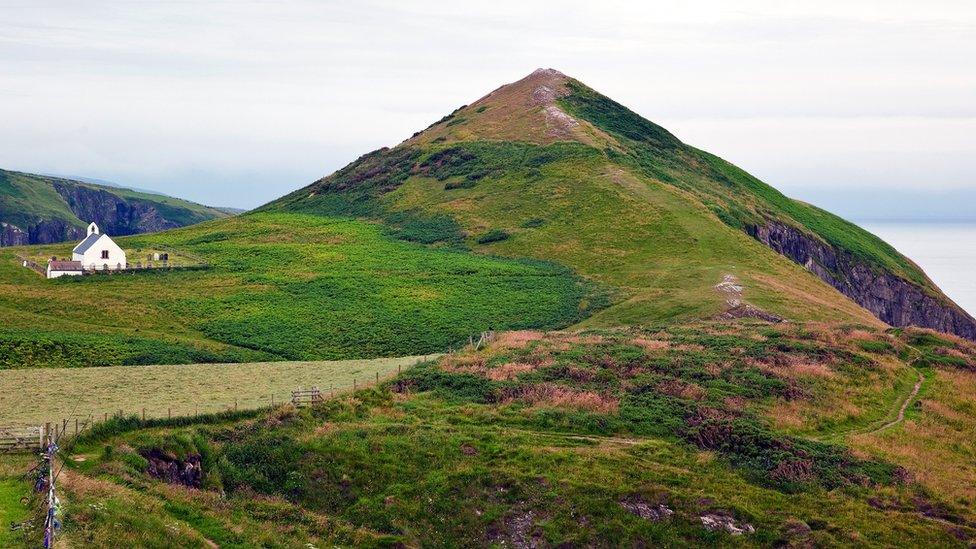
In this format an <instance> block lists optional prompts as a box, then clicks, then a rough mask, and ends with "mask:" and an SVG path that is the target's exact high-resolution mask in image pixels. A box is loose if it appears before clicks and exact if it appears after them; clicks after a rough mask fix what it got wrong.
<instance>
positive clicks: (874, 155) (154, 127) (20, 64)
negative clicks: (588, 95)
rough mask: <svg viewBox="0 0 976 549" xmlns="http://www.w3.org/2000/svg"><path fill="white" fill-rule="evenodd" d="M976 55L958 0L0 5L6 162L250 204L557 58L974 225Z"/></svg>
mask: <svg viewBox="0 0 976 549" xmlns="http://www.w3.org/2000/svg"><path fill="white" fill-rule="evenodd" d="M731 4H735V7H731ZM974 60H976V2H974V1H972V0H960V1H945V0H944V1H939V0H927V1H925V2H921V1H918V0H912V1H904V0H885V1H879V2H873V1H857V0H845V1H833V0H830V1H827V0H818V1H814V0H810V1H806V2H789V1H783V0H771V1H740V2H729V1H716V2H678V1H676V2H614V1H607V0H603V1H601V2H592V1H584V2H574V1H571V0H559V1H558V2H531V1H528V0H518V1H511V2H510V1H507V0H493V1H492V2H478V3H477V5H476V3H474V2H450V3H448V2H433V1H431V2H426V1H410V2H407V1H403V0H396V1H355V2H310V1H292V2H245V1H236V0H235V1H226V2H209V3H204V2H196V1H171V2H121V1H120V2H97V1H85V2H77V1H74V0H71V1H64V2H56V1H44V0H29V1H11V0H0V121H2V126H3V128H2V131H0V167H3V168H7V169H16V170H22V171H30V172H42V173H56V174H67V175H79V176H87V177H93V178H100V179H105V180H110V181H115V182H118V183H123V184H126V185H130V186H135V187H141V188H148V189H154V190H158V191H162V192H166V193H169V194H173V195H176V196H181V197H186V198H190V199H193V200H196V201H199V202H204V203H208V204H215V205H224V206H237V207H253V206H256V205H259V204H261V203H264V202H266V201H268V200H270V199H273V198H275V197H277V196H279V195H281V194H284V193H285V192H288V191H290V190H293V189H295V188H298V187H301V186H303V185H305V184H307V183H309V182H311V181H312V180H314V179H317V178H318V177H321V176H323V175H325V174H327V173H329V172H331V171H333V170H335V169H337V168H340V167H342V166H343V165H345V164H346V163H348V162H349V161H351V160H353V159H354V158H355V157H357V156H359V155H360V154H362V153H364V152H367V151H370V150H373V149H375V148H378V147H380V146H384V145H393V144H396V143H398V142H400V141H401V140H403V139H404V138H406V137H408V136H410V134H411V133H413V132H414V131H416V130H418V129H421V128H424V127H426V126H427V125H428V124H430V123H431V122H432V121H434V120H436V119H438V118H440V117H441V116H442V115H444V114H445V113H447V112H450V111H451V110H453V109H454V108H456V107H457V106H459V105H461V104H464V103H469V102H471V101H473V100H475V99H477V98H478V97H480V96H482V95H484V94H485V93H487V92H488V91H490V90H492V89H494V88H496V87H497V86H499V85H501V84H503V83H506V82H510V81H513V80H517V79H518V78H521V77H522V76H524V75H526V74H527V73H529V72H531V71H532V70H533V69H535V68H537V67H553V68H557V69H559V70H561V71H563V72H565V73H567V74H569V75H571V76H574V77H576V78H579V79H580V80H582V81H584V82H586V83H587V84H589V85H590V86H592V87H594V88H596V89H597V90H599V91H601V92H603V93H605V94H607V95H609V96H611V97H613V98H614V99H616V100H618V101H620V102H622V103H624V104H626V105H628V106H629V107H631V108H632V109H634V110H636V111H637V112H639V113H641V114H642V115H644V116H646V117H647V118H649V119H651V120H654V121H655V122H658V123H660V124H662V125H664V126H665V127H667V128H669V129H670V130H672V131H673V132H674V133H675V134H677V135H678V137H680V138H681V139H682V140H684V141H685V142H687V143H690V144H693V145H695V146H698V147H700V148H703V149H706V150H709V151H711V152H714V153H716V154H718V155H720V156H723V157H725V158H727V159H728V160H730V161H732V162H734V163H736V164H738V165H740V166H742V167H743V168H745V169H747V170H748V171H750V172H752V173H753V174H755V175H757V176H759V177H761V178H762V179H764V180H765V181H767V182H769V183H771V184H773V185H775V186H777V187H778V188H780V189H781V190H783V191H784V192H786V193H787V194H790V195H792V196H797V197H800V198H807V199H811V200H813V201H814V202H817V203H819V204H823V205H826V206H827V207H831V208H832V209H835V210H840V213H842V214H846V215H849V216H853V217H858V216H860V215H864V211H866V210H871V208H872V204H871V203H872V201H873V198H874V197H881V196H887V197H888V199H889V200H893V201H894V205H893V206H891V208H894V209H897V208H899V207H901V208H902V209H904V210H905V211H909V212H910V211H912V210H913V209H914V208H915V207H916V205H917V204H921V207H922V208H924V209H925V210H926V211H930V212H935V213H936V214H940V215H941V214H944V215H956V216H958V215H967V214H973V217H974V218H976V212H973V211H972V210H976V207H974V206H972V203H970V204H965V203H961V202H964V200H968V199H973V200H976V138H974V137H976V70H974V69H973V67H974V63H976V61H974ZM920 195H927V196H929V197H934V198H932V199H930V200H929V201H928V202H920V201H919V198H918V197H919V196H920ZM899 197H901V198H899ZM845 208H846V210H845ZM865 209H866V210H865ZM874 209H875V210H877V209H878V207H877V206H874ZM881 210H882V211H881V212H880V213H881V215H883V214H884V213H885V211H888V209H887V208H881ZM859 212H860V213H859ZM953 212H954V213H953ZM874 217H877V216H876V215H875V216H874Z"/></svg>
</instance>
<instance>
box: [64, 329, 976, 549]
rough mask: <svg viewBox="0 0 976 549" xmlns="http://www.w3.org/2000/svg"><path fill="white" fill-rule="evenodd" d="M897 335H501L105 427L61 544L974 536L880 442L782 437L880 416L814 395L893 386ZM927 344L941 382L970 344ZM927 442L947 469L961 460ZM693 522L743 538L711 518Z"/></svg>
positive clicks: (931, 541)
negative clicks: (316, 402)
mask: <svg viewBox="0 0 976 549" xmlns="http://www.w3.org/2000/svg"><path fill="white" fill-rule="evenodd" d="M918 337H923V338H928V337H930V336H928V335H925V334H924V333H922V334H917V333H915V332H910V333H906V334H895V333H885V332H880V331H874V330H865V329H861V328H854V327H842V328H828V327H825V326H822V325H812V326H805V325H793V326H775V327H774V326H768V325H763V324H745V325H744V324H714V323H712V324H705V323H702V324H694V325H690V326H681V327H679V326H673V325H669V326H665V327H659V328H656V329H627V330H595V331H588V332H583V333H575V332H566V333H541V332H530V331H525V332H512V333H507V334H502V335H501V336H500V337H499V339H498V340H497V341H496V342H494V343H492V344H491V345H490V346H489V347H488V348H487V349H485V350H481V351H478V352H473V351H465V352H461V353H456V354H453V355H448V356H446V357H444V358H443V359H441V360H440V361H439V362H437V363H431V362H428V363H425V364H422V365H419V366H417V367H416V368H413V369H411V370H409V371H408V372H406V373H404V374H403V375H402V376H401V377H399V378H398V379H397V380H395V381H392V382H390V383H388V384H385V386H383V387H381V388H380V389H369V390H365V391H360V392H358V393H356V394H354V395H347V396H344V397H342V398H339V399H336V400H333V401H329V402H327V403H325V404H324V405H322V406H319V407H315V408H311V409H304V410H294V409H289V408H282V409H279V410H276V411H272V412H268V413H267V414H262V415H259V416H256V417H249V418H246V419H244V420H243V421H240V420H229V419H228V420H223V421H222V420H220V418H209V419H208V420H207V421H206V422H200V423H198V424H196V425H187V424H185V423H184V422H166V421H150V422H145V423H143V422H140V421H138V419H135V418H130V419H126V420H117V421H114V422H110V423H109V424H106V425H105V428H103V429H100V430H98V431H97V432H93V433H90V434H89V436H85V437H82V439H80V440H78V441H77V444H76V445H75V446H73V447H71V448H70V450H69V451H70V452H73V453H74V455H76V456H78V457H79V459H80V461H77V462H76V461H74V460H71V461H69V462H68V463H69V466H70V467H71V468H72V469H73V470H72V471H70V474H69V476H68V477H67V478H68V479H70V481H68V482H66V485H67V490H68V491H67V492H66V493H68V494H69V495H68V503H67V509H68V514H69V516H70V517H71V520H70V521H69V523H68V524H67V525H66V530H65V536H66V539H68V540H70V541H72V542H74V543H75V544H85V543H87V544H89V545H96V546H119V545H133V544H152V543H155V542H157V541H159V540H165V539H166V538H167V536H175V538H174V539H179V540H180V543H181V544H184V545H186V546H201V547H203V546H206V545H209V543H208V541H209V542H213V543H217V544H220V545H241V546H248V545H262V544H271V545H276V544H277V545H281V546H294V547H301V546H307V545H306V544H312V545H314V546H324V545H326V544H339V545H346V544H358V545H366V546H371V545H372V546H382V545H390V544H395V543H397V542H399V543H403V544H405V545H407V546H413V545H422V544H424V543H426V544H431V545H441V546H488V545H492V544H494V545H497V546H502V545H505V546H509V545H513V546H519V545H521V544H523V543H525V542H527V541H530V542H531V543H532V544H533V545H535V546H558V545H560V544H571V545H578V546H588V545H602V544H605V543H606V542H607V541H608V540H613V542H614V543H616V544H621V545H627V546H629V545H634V544H640V543H647V544H651V545H661V546H720V547H729V546H740V547H753V546H757V547H769V546H785V547H812V546H818V547H819V546H827V547H829V546H842V547H847V546H866V547H871V546H905V545H908V544H912V545H919V546H922V545H925V546H937V547H955V546H959V547H965V546H966V545H967V543H969V542H971V541H972V540H973V539H976V529H974V528H973V523H972V522H971V521H972V518H973V516H972V515H973V513H972V509H971V506H969V505H967V503H966V501H967V500H965V496H964V495H963V493H964V492H965V489H962V490H960V491H959V493H958V496H960V497H957V496H956V495H954V494H950V497H946V495H947V494H946V492H945V491H943V490H940V489H939V488H940V487H939V485H938V484H937V483H933V482H931V479H929V478H927V477H926V476H925V475H919V476H916V475H915V473H916V471H924V470H925V468H924V467H918V465H919V464H918V463H916V462H913V461H911V460H910V459H905V456H903V455H898V454H897V452H884V453H883V455H882V453H881V452H876V451H872V450H871V449H869V448H867V447H866V446H865V445H856V446H855V448H856V449H855V450H852V448H851V447H850V446H848V445H847V444H846V443H843V442H842V443H822V442H818V441H816V440H812V439H810V438H808V437H806V436H801V435H796V434H793V433H796V432H808V433H819V434H827V433H831V432H833V431H835V430H838V429H846V428H849V427H850V426H851V425H852V424H858V423H871V422H873V421H874V420H875V419H876V417H878V416H879V415H884V414H885V413H887V411H888V408H889V407H890V406H889V405H890V402H887V400H886V399H884V398H877V397H875V396H873V395H871V394H870V393H871V392H872V390H871V389H862V388H860V387H858V388H856V389H855V390H853V391H851V392H849V393H845V394H844V395H843V396H842V398H847V399H849V400H850V401H851V406H849V407H846V408H845V409H842V410H833V409H832V408H835V407H837V404H838V402H839V401H838V397H836V396H835V395H832V394H830V392H831V391H832V390H833V389H836V388H837V387H838V386H857V385H864V386H867V387H872V388H880V389H881V392H882V393H885V394H886V395H887V394H889V393H895V392H897V386H898V385H899V381H898V380H899V377H900V373H901V372H902V371H903V370H905V369H907V368H908V366H907V365H906V364H905V363H904V362H902V361H903V359H904V358H905V357H906V356H907V355H906V354H904V351H905V347H904V346H905V345H907V344H911V345H915V346H917V342H916V339H918ZM930 341H931V342H930V345H929V347H928V349H927V350H926V352H927V353H928V354H927V355H926V356H928V357H930V358H932V359H933V362H931V363H930V364H929V365H927V366H926V365H921V366H919V367H921V368H928V369H931V370H932V371H933V372H937V373H938V374H940V375H941V374H943V373H948V374H950V375H949V377H948V378H947V381H949V380H953V379H955V380H956V381H959V378H958V377H953V376H952V374H953V373H958V371H957V370H958V369H959V368H963V369H965V368H969V367H972V365H973V364H974V361H976V353H974V352H973V349H972V348H971V347H970V346H967V345H968V344H964V343H956V342H953V341H952V340H938V339H936V338H934V336H933V339H931V340H930ZM897 362H901V365H900V366H899V365H897V364H896V363H897ZM966 373H968V372H966ZM968 390H969V385H968V384H964V385H963V386H962V387H961V388H960V391H961V392H960V393H958V394H948V396H947V393H945V392H944V391H943V392H936V391H933V392H932V393H930V394H929V398H930V399H931V400H932V404H930V405H929V406H930V407H931V408H932V409H941V408H939V407H940V406H943V407H947V408H948V409H951V415H947V414H950V412H948V411H947V410H942V412H941V413H942V414H943V415H942V416H935V415H933V416H931V419H930V421H932V422H933V425H943V426H945V422H946V420H953V421H954V423H953V422H950V423H949V425H953V426H959V427H961V428H965V426H966V425H971V422H972V418H973V417H976V413H974V411H973V409H972V396H971V395H969V396H966V395H965V394H964V393H965V392H966V391H968ZM950 393H951V391H950ZM779 401H803V402H809V403H812V404H813V407H814V408H816V409H822V410H824V411H823V412H822V413H820V414H816V413H813V414H810V415H802V416H801V417H800V421H802V422H804V425H796V424H790V425H789V426H790V428H791V429H793V431H792V432H791V431H788V430H786V429H785V428H784V427H782V426H780V425H779V424H778V423H777V421H776V417H775V415H774V416H773V417H770V416H769V413H770V412H769V411H770V407H771V406H770V405H771V404H773V403H776V402H779ZM967 402H968V404H967ZM855 408H856V409H861V413H857V412H856V410H855ZM848 416H851V417H848ZM961 416H964V417H961ZM952 444H964V442H963V441H961V440H956V441H953V442H952ZM912 448H913V450H912V453H913V454H922V453H924V452H926V451H927V450H926V449H925V448H924V447H923V446H922V445H921V444H920V443H915V444H913V446H912ZM933 455H938V456H945V457H940V460H943V459H944V460H943V461H941V462H940V466H941V467H944V468H946V469H947V470H948V469H950V468H954V467H960V466H962V467H965V463H966V462H965V459H966V458H965V455H964V454H963V453H961V452H956V453H955V454H950V453H945V452H937V453H936V454H933ZM187 462H193V463H199V464H200V467H201V470H202V471H204V474H203V476H202V477H200V478H199V480H198V483H195V484H194V486H197V485H199V489H187V488H186V487H185V486H179V485H174V484H167V483H165V482H161V481H160V480H159V479H158V476H154V473H153V471H154V470H158V469H159V468H160V467H162V466H164V465H165V466H167V467H173V466H179V464H182V463H187ZM151 463H152V465H151ZM902 467H907V470H905V469H902ZM942 474H943V475H945V474H946V473H945V472H943V473H942ZM218 498H219V502H220V504H219V505H218V504H216V503H215V502H216V501H218ZM662 506H663V507H662ZM133 509H136V510H138V512H135V513H133V512H131V510H133ZM661 509H666V510H667V513H665V514H663V515H662V514H661V513H664V511H661ZM706 516H712V517H715V516H719V517H726V518H728V519H731V520H733V521H734V522H735V524H738V525H740V526H741V525H744V524H749V525H751V526H753V527H754V528H755V531H754V532H752V533H748V534H744V535H738V536H731V535H729V534H728V533H726V532H724V531H721V530H719V531H711V530H708V529H707V528H705V527H703V521H702V517H706ZM120 524H122V525H125V527H123V528H119V527H118V525H120Z"/></svg>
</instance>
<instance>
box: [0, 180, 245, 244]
mask: <svg viewBox="0 0 976 549" xmlns="http://www.w3.org/2000/svg"><path fill="white" fill-rule="evenodd" d="M55 183H58V184H61V185H68V186H73V187H83V188H86V189H91V190H95V191H102V192H107V193H110V194H112V195H115V196H117V197H120V198H122V199H124V200H126V201H127V202H130V203H140V202H141V203H147V204H149V205H151V206H153V207H154V208H155V209H156V210H157V211H158V212H159V214H160V215H161V216H162V217H163V218H164V219H166V220H168V221H171V222H173V223H176V224H177V225H190V224H193V223H200V222H201V221H207V220H209V219H214V218H220V217H226V215H227V214H225V213H224V212H222V211H220V210H217V209H215V208H210V207H208V206H203V205H201V204H197V203H195V202H190V201H188V200H181V199H179V198H173V197H170V196H165V195H161V194H153V193H146V192H141V191H134V190H131V189H125V188H120V187H110V186H106V185H95V184H93V183H85V182H81V181H73V180H70V179H64V178H59V177H48V176H42V175H34V174H26V173H20V172H12V171H7V170H0V221H4V222H6V223H10V224H13V225H16V226H17V227H19V228H20V229H22V230H24V231H27V230H28V228H29V227H31V226H33V225H34V224H36V223H38V222H39V221H51V220H60V221H62V222H64V223H65V224H67V225H68V226H74V227H79V228H83V227H85V226H87V225H88V223H89V222H90V221H91V220H82V219H78V217H77V216H76V215H75V214H74V212H72V211H71V208H70V206H69V205H68V203H67V202H66V201H65V199H64V198H63V197H62V196H61V195H60V194H59V193H58V192H57V190H55V187H54V184H55Z"/></svg>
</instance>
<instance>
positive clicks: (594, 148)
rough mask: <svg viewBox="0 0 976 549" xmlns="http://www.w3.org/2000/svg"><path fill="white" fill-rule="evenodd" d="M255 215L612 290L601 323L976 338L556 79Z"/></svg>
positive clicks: (935, 291)
mask: <svg viewBox="0 0 976 549" xmlns="http://www.w3.org/2000/svg"><path fill="white" fill-rule="evenodd" d="M263 209H264V210H279V211H294V212H304V213H317V214H324V215H352V216H358V217H370V218H374V219H379V220H382V221H383V222H384V223H386V224H387V225H389V226H390V227H391V228H392V230H393V231H394V232H395V233H397V234H400V235H401V236H403V237H404V238H407V239H413V240H419V241H422V242H425V243H428V244H438V243H440V244H449V245H462V246H468V247H471V248H474V249H476V250H479V251H483V252H486V253H492V254H495V255H504V256H517V257H530V258H537V259H543V260H549V261H555V262H558V263H561V264H563V265H566V266H568V267H571V268H572V269H574V270H575V271H577V272H578V273H580V274H582V275H583V276H585V277H588V278H590V279H592V280H594V281H596V282H599V283H601V284H603V285H604V287H605V288H607V289H608V291H609V292H610V293H611V294H612V298H611V302H612V304H611V305H610V306H609V307H607V308H605V309H604V310H602V311H601V312H599V313H597V314H596V315H594V316H593V317H592V318H590V319H589V320H588V321H587V323H588V324H590V325H595V326H600V325H626V324H640V323H647V322H653V321H659V320H665V319H681V318H690V317H694V318H701V317H713V316H722V315H726V316H728V315H732V316H737V315H738V316H761V317H764V318H784V319H796V320H811V319H812V320H840V321H857V322H864V323H873V322H876V321H875V320H874V319H873V318H872V315H873V317H876V318H877V319H880V320H881V321H883V322H885V323H887V324H890V325H894V326H906V325H916V326H922V327H928V328H934V329H937V330H941V331H944V332H951V333H955V334H958V335H961V336H964V337H967V338H970V339H976V321H974V319H973V318H972V317H971V316H969V315H968V314H967V313H966V312H965V311H963V310H962V309H961V308H959V307H958V306H957V305H955V304H954V303H953V302H952V301H951V300H949V299H948V298H947V297H946V296H945V295H944V294H943V293H942V292H941V291H940V290H939V288H937V287H936V285H935V284H934V283H932V281H931V280H929V278H928V277H927V276H926V275H925V273H923V272H922V270H921V269H920V268H919V267H918V266H917V265H915V264H914V263H913V262H912V261H910V260H909V259H908V258H906V257H904V256H903V255H901V254H899V253H898V252H897V251H896V250H895V249H894V248H892V247H891V246H890V245H888V244H887V243H885V242H884V241H882V240H881V239H879V238H877V237H876V236H874V235H872V234H870V233H868V232H867V231H865V230H863V229H861V228H860V227H858V226H856V225H854V224H853V223H850V222H847V221H845V220H843V219H841V218H839V217H837V216H835V215H833V214H830V213H829V212H826V211H824V210H821V209H819V208H816V207H815V206H811V205H809V204H805V203H803V202H799V201H796V200H793V199H790V198H788V197H786V196H785V195H783V194H782V193H780V192H779V191H777V190H776V189H774V188H773V187H771V186H769V185H767V184H765V183H763V182H762V181H760V180H758V179H757V178H755V177H753V176H751V175H749V174H748V173H746V172H745V171H743V170H741V169H739V168H737V167H736V166H734V165H732V164H730V163H728V162H726V161H724V160H722V159H721V158H718V157H716V156H714V155H712V154H709V153H707V152H705V151H702V150H699V149H696V148H695V147H692V146H690V145H687V144H685V143H683V142H682V141H681V140H680V139H678V138H677V137H676V136H675V135H674V134H672V133H671V132H669V131H668V130H666V129H665V128H662V127H661V126H659V125H657V124H654V123H653V122H651V121H649V120H647V119H645V118H643V117H641V116H640V115H638V114H637V113H635V112H633V111H631V110H630V109H628V108H626V107H625V106H623V105H621V104H619V103H617V102H615V101H613V100H612V99H610V98H608V97H606V96H604V95H602V94H600V93H598V92H596V91H595V90H593V89H592V88H590V87H588V86H586V85H585V84H583V83H582V82H580V81H578V80H576V79H574V78H571V77H569V76H566V75H564V74H563V73H561V72H559V71H557V70H554V69H538V70H536V71H534V72H532V73H531V74H529V75H528V76H526V77H525V78H523V79H521V80H519V81H517V82H513V83H511V84H507V85H504V86H501V87H500V88H498V89H496V90H494V91H492V92H491V93H489V94H488V95H486V96H484V97H482V98H481V99H479V100H477V101H475V102H474V103H472V104H470V105H465V106H462V107H460V108H458V109H456V110H455V111H454V112H452V113H450V114H448V115H447V116H444V117H443V118H441V119H440V120H438V121H437V122H435V123H434V124H432V125H431V126H429V127H428V128H426V129H424V130H423V131H420V132H417V133H416V134H414V135H413V136H412V137H410V138H409V139H407V140H406V141H404V142H402V143H401V144H399V145H397V146H396V147H394V148H383V149H380V150H378V151H374V152H372V153H369V154H367V155H364V156H363V157H361V158H359V159H357V160H356V161H355V162H353V163H352V164H350V165H349V166H346V167H345V168H342V169H341V170H338V171H337V172H335V173H333V174H332V175H329V176H327V177H325V178H323V179H321V180H319V181H316V182H314V183H312V184H311V185H309V186H307V187H305V188H303V189H300V190H298V191H296V192H294V193H292V194H289V195H287V196H285V197H283V198H281V199H279V200H276V201H274V202H272V203H270V204H268V205H266V206H265V207H264V208H263ZM730 288H734V290H730ZM869 313H870V314H869Z"/></svg>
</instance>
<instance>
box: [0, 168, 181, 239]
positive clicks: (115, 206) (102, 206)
mask: <svg viewBox="0 0 976 549" xmlns="http://www.w3.org/2000/svg"><path fill="white" fill-rule="evenodd" d="M52 184H53V186H54V189H55V190H56V191H57V192H58V194H59V195H61V197H62V198H63V199H64V201H65V202H66V203H67V205H68V207H69V208H70V209H71V211H72V213H74V214H75V216H76V217H77V218H78V219H80V220H82V221H83V222H84V224H85V225H87V223H88V222H91V221H94V222H95V223H97V224H98V226H99V227H100V228H101V229H102V231H104V232H105V233H107V234H110V235H113V236H125V235H129V234H139V233H148V232H155V231H162V230H166V229H175V228H177V227H180V226H181V225H180V223H177V222H175V221H172V220H170V219H167V218H166V217H165V216H164V215H163V213H162V212H160V211H159V209H158V208H157V207H156V206H155V205H154V204H153V203H152V202H149V201H146V200H139V199H132V198H122V197H120V196H117V195H115V194H112V193H111V192H108V191H105V190H101V189H96V188H92V187H86V186H82V185H76V184H73V183H70V182H66V181H65V182H62V181H54V182H53V183H52ZM25 225H26V226H24V227H20V226H17V225H14V224H11V223H4V222H0V246H25V245H28V244H51V243H54V242H65V241H71V240H80V239H82V238H84V237H85V226H84V225H82V226H79V225H76V224H73V223H71V222H69V220H66V219H37V220H35V221H33V222H32V223H30V224H25Z"/></svg>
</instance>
